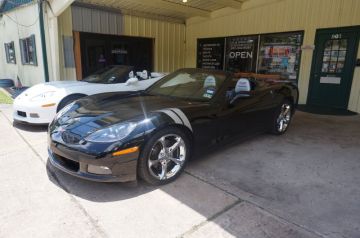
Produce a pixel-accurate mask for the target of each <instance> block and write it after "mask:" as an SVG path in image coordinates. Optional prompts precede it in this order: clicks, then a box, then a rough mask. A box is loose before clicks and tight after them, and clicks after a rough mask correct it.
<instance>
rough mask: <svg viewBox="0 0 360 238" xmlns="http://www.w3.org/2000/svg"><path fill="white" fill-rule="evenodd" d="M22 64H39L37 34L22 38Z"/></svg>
mask: <svg viewBox="0 0 360 238" xmlns="http://www.w3.org/2000/svg"><path fill="white" fill-rule="evenodd" d="M20 52H21V62H22V64H27V65H34V66H37V58H36V44H35V35H31V36H30V37H28V38H24V39H20Z"/></svg>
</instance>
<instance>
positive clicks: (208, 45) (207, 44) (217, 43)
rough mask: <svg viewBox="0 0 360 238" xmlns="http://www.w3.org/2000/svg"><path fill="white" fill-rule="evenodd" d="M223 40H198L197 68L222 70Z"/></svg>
mask: <svg viewBox="0 0 360 238" xmlns="http://www.w3.org/2000/svg"><path fill="white" fill-rule="evenodd" d="M224 47H225V38H210V39H199V40H198V49H197V68H202V69H219V70H222V69H224Z"/></svg>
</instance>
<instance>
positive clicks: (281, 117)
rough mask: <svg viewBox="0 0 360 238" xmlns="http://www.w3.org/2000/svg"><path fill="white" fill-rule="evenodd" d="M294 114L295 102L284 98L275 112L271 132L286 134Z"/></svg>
mask: <svg viewBox="0 0 360 238" xmlns="http://www.w3.org/2000/svg"><path fill="white" fill-rule="evenodd" d="M292 116H293V104H292V103H291V102H290V101H289V100H284V101H283V103H282V104H281V105H280V107H279V108H278V110H277V112H276V114H275V117H274V121H273V124H272V128H271V133H272V134H275V135H282V134H284V133H285V132H286V131H287V130H288V129H289V126H290V123H291V120H292Z"/></svg>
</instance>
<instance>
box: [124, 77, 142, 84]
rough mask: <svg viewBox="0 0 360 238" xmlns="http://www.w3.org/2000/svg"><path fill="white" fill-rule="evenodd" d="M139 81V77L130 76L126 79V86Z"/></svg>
mask: <svg viewBox="0 0 360 238" xmlns="http://www.w3.org/2000/svg"><path fill="white" fill-rule="evenodd" d="M137 82H139V80H138V78H129V79H128V80H127V81H126V86H130V85H134V84H137Z"/></svg>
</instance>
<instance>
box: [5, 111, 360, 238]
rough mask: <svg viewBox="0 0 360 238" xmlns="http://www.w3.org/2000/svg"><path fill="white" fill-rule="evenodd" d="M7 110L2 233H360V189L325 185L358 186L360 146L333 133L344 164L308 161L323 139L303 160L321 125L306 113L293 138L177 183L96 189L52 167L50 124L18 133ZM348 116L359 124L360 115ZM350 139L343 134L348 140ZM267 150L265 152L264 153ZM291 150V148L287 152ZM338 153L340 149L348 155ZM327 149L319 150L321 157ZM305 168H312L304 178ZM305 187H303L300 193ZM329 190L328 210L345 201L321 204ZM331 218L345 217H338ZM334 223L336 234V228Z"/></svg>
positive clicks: (251, 149) (203, 168)
mask: <svg viewBox="0 0 360 238" xmlns="http://www.w3.org/2000/svg"><path fill="white" fill-rule="evenodd" d="M0 111H1V112H0V133H1V134H0V161H1V162H2V166H0V181H2V183H1V184H0V194H1V195H0V202H1V204H2V206H1V207H0V237H24V236H31V237H49V236H53V237H75V236H76V237H79V236H80V237H183V236H184V237H251V238H256V237H259V238H260V237H274V238H275V237H276V238H280V237H296V238H297V237H299V238H300V237H301V238H302V237H357V236H356V232H357V230H356V229H358V228H356V223H357V222H358V221H360V219H359V220H357V219H358V218H360V216H356V214H355V213H356V212H357V209H358V206H357V204H356V199H357V196H358V190H357V189H356V188H354V187H355V186H357V184H359V183H357V184H356V185H355V184H352V185H347V187H345V188H343V189H340V192H342V193H345V194H341V195H338V196H337V195H336V194H337V191H338V190H336V189H337V188H338V187H336V189H334V186H335V185H334V186H330V185H329V186H328V184H327V183H326V181H325V180H326V179H329V178H330V174H331V173H333V174H335V175H336V178H334V179H332V182H333V183H336V186H339V184H338V183H337V181H338V180H339V179H340V180H342V182H344V184H345V183H349V182H350V183H356V182H358V180H357V179H358V177H357V176H356V175H355V174H353V173H354V172H359V171H360V170H359V167H357V166H356V165H357V164H356V161H357V160H356V159H351V158H353V157H356V156H355V154H353V153H355V152H357V150H356V147H357V145H358V144H357V142H356V140H352V139H347V142H346V143H345V142H344V143H343V140H338V139H336V138H337V137H336V136H334V138H333V141H334V144H340V145H339V147H341V146H343V149H344V150H345V151H346V150H347V149H348V148H349V146H350V151H349V152H348V154H347V155H346V157H345V158H346V159H347V160H346V161H342V162H337V160H336V159H331V161H332V162H331V163H332V164H331V165H334V166H331V165H328V164H327V165H323V164H322V162H323V161H322V160H321V159H317V160H314V161H315V162H316V163H315V165H314V164H311V163H312V161H310V159H307V158H312V157H314V155H311V153H315V152H316V148H322V147H321V146H320V144H321V142H319V143H318V144H319V145H318V147H316V146H315V147H314V151H313V152H311V153H310V154H308V152H307V153H306V154H308V156H304V155H303V154H301V155H299V157H300V158H302V157H305V159H300V160H294V158H293V157H292V156H294V155H295V154H296V153H298V150H301V149H303V150H305V151H307V148H303V147H301V146H302V143H304V142H305V141H307V140H309V138H308V137H306V135H301V136H300V139H301V140H300V139H299V138H298V136H297V135H296V134H297V133H300V132H301V129H300V128H303V125H302V123H303V121H304V120H305V122H306V123H310V125H311V126H315V128H317V127H318V125H313V123H314V121H316V120H317V119H318V117H315V119H314V117H312V116H309V115H308V114H302V113H301V114H298V117H297V118H298V119H296V120H295V123H294V125H295V126H294V125H293V126H294V127H293V128H294V129H292V130H291V131H290V133H289V135H288V136H285V137H271V136H267V135H265V136H259V137H257V138H253V139H251V140H250V141H248V142H245V143H241V144H239V143H236V142H235V144H233V145H231V146H227V147H226V148H225V149H221V150H218V151H215V152H214V153H212V154H211V155H207V156H204V158H199V159H198V160H195V161H193V162H191V163H190V164H189V166H188V168H187V170H186V173H185V174H184V175H183V176H181V177H180V178H179V179H178V180H177V181H176V182H174V183H172V184H169V185H167V186H164V187H150V186H147V185H144V184H143V183H142V182H139V183H138V185H137V186H134V185H133V184H100V183H93V182H88V181H84V180H81V179H78V178H74V177H71V176H68V175H66V174H64V173H62V172H59V171H57V170H55V169H54V168H52V167H51V166H50V165H49V164H48V162H47V152H46V128H43V127H29V126H17V128H14V127H13V126H12V118H11V108H10V107H9V106H5V105H0ZM320 119H321V120H323V119H322V118H320ZM307 120H308V121H307ZM324 120H325V121H326V118H324ZM345 120H349V121H351V123H356V122H360V120H359V118H358V117H355V118H351V119H349V118H348V119H345ZM330 122H331V121H330ZM330 122H329V121H328V122H327V123H328V124H330ZM296 127H299V129H295V128H296ZM299 130H300V131H299ZM318 130H320V129H318ZM315 132H316V131H315ZM309 133H310V132H309ZM346 133H348V132H344V133H343V134H341V135H342V136H343V137H345V138H347V136H346ZM356 133H357V132H356ZM356 133H355V134H356ZM310 134H311V133H310ZM356 135H357V134H356ZM359 138H360V137H359ZM297 140H300V141H297ZM314 140H316V136H315V135H313V137H312V139H311V140H310V141H309V142H308V143H305V145H306V146H310V147H311V146H314V143H315V142H314ZM326 142H328V141H327V140H326ZM269 143H270V144H269ZM316 143H317V142H316ZM259 145H261V146H265V149H261V150H260V149H259V148H258V146H259ZM283 147H285V148H287V149H286V150H285V151H282V150H280V149H281V148H283ZM270 149H272V150H270ZM337 149H339V148H338V147H335V149H334V150H336V151H337V152H334V151H333V152H332V153H340V152H342V151H341V150H340V151H338V150H337ZM258 150H259V151H264V152H263V153H265V154H261V153H260V152H259V151H258ZM292 150H295V151H293V152H292ZM279 151H280V152H281V153H282V154H279V153H280V152H279ZM259 153H260V154H259ZM322 153H323V151H322V150H320V152H319V153H318V155H319V154H320V155H321V154H322ZM326 156H330V157H331V155H329V154H327V155H326ZM283 157H285V158H287V159H284V158H283ZM295 157H296V156H295ZM315 157H316V156H315ZM265 158H270V159H268V160H269V162H267V163H266V162H264V161H265ZM276 158H279V159H278V160H276ZM301 161H302V162H301ZM347 161H350V162H351V163H352V164H351V165H352V167H353V170H352V171H350V172H349V171H348V170H346V173H349V174H348V175H344V174H343V173H342V172H341V171H340V172H339V171H338V170H336V169H345V168H348V167H349V166H350V165H347ZM307 163H310V164H311V166H310V164H307ZM292 164H293V166H294V167H292ZM339 164H341V165H342V167H339V166H340V165H339ZM306 165H308V167H309V168H308V169H307V170H305V172H304V173H301V171H303V170H304V167H306ZM313 165H314V166H315V167H313ZM323 166H327V168H331V170H330V171H327V172H324V174H320V176H319V177H316V176H315V177H314V176H313V177H311V178H305V179H304V178H303V176H304V175H307V173H310V174H311V173H313V172H314V173H315V174H316V173H319V171H317V170H316V168H319V170H320V169H323ZM266 167H269V168H266ZM311 168H313V169H311ZM298 170H300V172H299V171H298ZM296 171H298V172H297V173H296ZM275 172H276V173H277V174H275ZM317 179H318V180H317ZM298 180H299V181H298ZM297 183H298V184H299V186H298V187H296V186H295V187H294V188H292V186H293V185H294V184H297ZM312 183H313V184H315V185H316V184H317V186H318V187H316V186H315V185H313V184H312ZM303 184H309V186H308V187H306V186H305V185H304V186H303ZM324 184H325V185H324ZM281 185H283V186H281ZM300 185H301V186H300ZM310 185H311V186H310ZM313 186H315V187H313ZM340 187H341V186H340ZM299 190H302V191H303V193H305V195H302V196H304V198H303V197H302V196H301V194H302V193H300V192H299ZM350 190H352V192H350ZM329 192H330V193H329ZM323 193H324V194H323ZM326 194H331V196H329V200H328V203H329V204H330V205H332V204H333V203H332V201H333V200H336V201H338V200H337V198H338V199H339V201H338V204H336V205H337V207H335V208H331V207H329V204H325V205H324V206H321V203H320V201H321V200H322V199H324V198H325V197H326ZM318 196H319V197H318ZM306 198H307V199H306ZM341 199H344V202H345V203H347V204H348V205H344V204H342V203H341V201H340V200H341ZM325 201H326V200H325ZM329 201H330V202H329ZM297 203H299V204H298V205H297ZM316 206H319V207H318V208H316ZM347 207H348V208H352V209H353V210H354V212H353V213H354V214H353V213H351V214H350V215H349V216H348V217H347V216H345V221H344V222H342V223H339V226H337V225H336V224H334V222H335V221H338V220H340V218H344V215H345V212H348V211H349V209H346V208H347ZM316 211H321V213H320V215H324V213H325V211H327V212H328V216H324V219H322V218H321V217H320V219H319V216H316V215H317V212H316ZM314 213H315V215H314ZM331 215H336V217H339V218H336V219H334V220H331V219H329V217H330V216H331ZM307 219H309V221H307ZM316 219H318V221H316ZM312 223H313V224H312ZM357 224H359V223H357ZM331 225H333V226H335V228H333V229H330V228H331ZM329 227H330V228H329ZM333 231H337V232H338V233H335V232H333ZM358 234H360V233H358Z"/></svg>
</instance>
